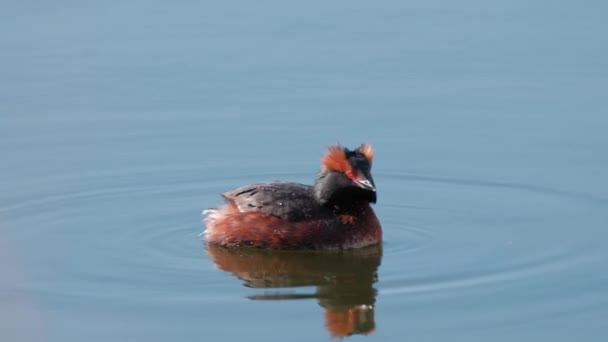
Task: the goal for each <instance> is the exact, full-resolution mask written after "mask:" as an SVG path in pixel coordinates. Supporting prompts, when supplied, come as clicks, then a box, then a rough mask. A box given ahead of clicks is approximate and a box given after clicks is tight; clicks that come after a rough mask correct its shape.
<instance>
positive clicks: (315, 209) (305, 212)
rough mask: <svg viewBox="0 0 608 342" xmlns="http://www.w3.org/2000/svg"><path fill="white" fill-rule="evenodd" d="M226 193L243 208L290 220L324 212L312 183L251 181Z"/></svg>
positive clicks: (300, 219)
mask: <svg viewBox="0 0 608 342" xmlns="http://www.w3.org/2000/svg"><path fill="white" fill-rule="evenodd" d="M223 195H224V197H225V198H226V199H227V200H229V201H232V202H233V203H234V204H235V205H236V206H237V207H238V208H239V210H240V211H243V212H248V211H258V212H263V213H265V214H268V215H273V216H277V217H279V218H281V219H284V220H287V221H302V220H305V219H307V218H311V217H313V216H314V215H318V214H319V213H320V212H322V211H323V208H321V207H320V205H319V204H318V203H317V201H316V200H315V198H314V195H313V190H312V186H310V185H304V184H298V183H280V182H277V183H260V184H251V185H245V186H242V187H240V188H237V189H234V190H232V191H228V192H226V193H224V194H223Z"/></svg>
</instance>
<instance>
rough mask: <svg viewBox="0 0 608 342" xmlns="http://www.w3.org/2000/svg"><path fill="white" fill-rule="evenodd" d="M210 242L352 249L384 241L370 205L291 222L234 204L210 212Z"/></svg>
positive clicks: (236, 244) (274, 246)
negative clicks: (246, 209)
mask: <svg viewBox="0 0 608 342" xmlns="http://www.w3.org/2000/svg"><path fill="white" fill-rule="evenodd" d="M206 221H207V222H206V223H207V230H206V231H205V236H206V240H207V242H208V243H213V244H220V245H224V246H252V247H259V248H274V249H304V248H307V249H350V248H359V247H365V246H369V245H374V244H377V243H380V241H381V240H382V230H381V228H380V223H379V222H378V219H377V217H376V215H375V213H374V211H373V210H372V208H371V207H370V206H369V205H368V204H362V205H359V206H357V207H354V208H353V209H352V210H349V211H348V212H346V213H342V214H334V215H324V216H323V217H318V218H311V219H307V220H302V221H295V222H290V221H287V220H283V219H281V218H279V217H276V216H272V215H267V214H265V213H262V212H257V211H247V212H242V211H240V210H239V209H238V207H237V206H236V205H234V204H233V203H230V202H229V203H227V204H226V205H225V206H223V207H222V208H220V209H216V210H214V211H212V212H210V213H209V215H208V217H207V219H206Z"/></svg>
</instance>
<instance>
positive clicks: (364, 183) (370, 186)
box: [357, 178, 376, 192]
mask: <svg viewBox="0 0 608 342" xmlns="http://www.w3.org/2000/svg"><path fill="white" fill-rule="evenodd" d="M357 185H358V186H360V187H362V188H363V189H366V190H370V191H374V192H375V191H376V187H375V186H374V183H372V182H371V181H370V180H368V179H365V178H362V179H358V180H357Z"/></svg>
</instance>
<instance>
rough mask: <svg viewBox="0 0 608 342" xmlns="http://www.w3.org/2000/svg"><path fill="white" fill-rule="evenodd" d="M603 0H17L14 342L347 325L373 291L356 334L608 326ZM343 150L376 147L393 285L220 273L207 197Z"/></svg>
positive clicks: (6, 90) (306, 331)
mask: <svg viewBox="0 0 608 342" xmlns="http://www.w3.org/2000/svg"><path fill="white" fill-rule="evenodd" d="M607 11H608V6H606V5H605V4H604V3H603V2H599V1H586V2H577V3H574V2H572V3H564V2H560V1H558V2H555V1H536V2H530V1H508V2H502V3H491V2H487V1H459V2H448V1H443V2H442V1H410V2H402V1H386V2H373V3H372V2H363V1H348V2H326V1H313V2H310V1H309V2H306V3H304V2H294V1H262V2H240V3H236V2H231V3H222V4H219V3H214V4H212V3H203V2H201V3H199V2H177V3H170V2H161V1H120V2H114V3H110V2H102V1H97V2H72V1H53V2H45V3H42V2H40V3H36V2H10V3H9V2H4V3H3V4H2V11H0V75H1V81H0V153H1V157H2V163H1V164H0V176H1V177H0V189H1V190H2V191H1V193H0V229H1V235H0V271H1V273H2V274H1V275H0V339H2V340H3V341H22V340H27V341H45V340H46V341H81V340H86V341H109V340H112V341H135V340H137V341H144V340H145V341H177V340H181V341H186V340H188V341H194V340H217V339H219V338H220V337H221V338H222V340H231V341H237V340H247V341H286V340H288V341H310V340H327V339H329V338H330V335H331V329H329V328H328V327H326V326H325V324H326V323H324V322H325V318H324V314H325V313H324V311H325V310H327V309H328V307H331V304H327V301H324V300H330V299H336V298H338V297H336V296H341V295H345V296H347V295H349V294H352V293H355V292H356V288H357V286H358V285H360V284H363V285H365V286H363V287H365V288H366V290H365V291H368V292H366V293H368V296H369V298H368V299H369V303H367V304H368V305H370V308H371V307H373V309H372V310H373V312H372V315H371V316H372V318H370V317H368V318H367V319H368V320H370V319H373V320H374V321H375V324H372V325H375V332H374V334H373V335H371V336H369V337H354V338H356V339H369V340H376V341H390V340H394V341H406V340H413V341H438V340H448V339H449V340H450V341H532V340H553V341H572V340H575V339H579V340H584V341H603V340H604V339H605V337H606V335H608V327H607V326H606V317H608V290H607V288H608V272H607V271H606V264H607V263H608V249H607V248H606V241H607V240H608V232H607V230H606V228H607V227H606V223H607V222H608V179H607V176H606V175H607V174H608V153H606V147H607V145H608V138H607V134H606V132H607V131H608V116H607V115H608V113H607V105H606V101H607V100H606V99H608V91H607V89H608V62H607V61H608V58H606V54H607V53H608V44H607V43H608V42H607V38H606V37H607V35H606V32H608V24H607V22H606V15H605V14H606V13H607ZM336 141H340V142H342V143H344V144H347V145H351V146H352V145H356V144H359V143H361V142H364V141H365V142H371V143H373V144H374V146H375V147H376V149H377V157H376V159H375V163H374V176H375V179H376V183H377V186H378V188H379V202H378V204H377V205H376V206H375V208H376V211H377V214H378V216H379V217H380V220H381V222H382V224H383V226H384V230H385V244H384V250H383V253H382V259H381V264H380V266H379V268H377V274H374V272H375V270H376V266H377V264H373V263H372V264H373V265H372V266H370V267H367V268H365V267H362V268H365V269H363V270H361V271H360V272H359V271H357V270H354V271H353V270H351V269H349V268H348V267H342V266H341V265H343V264H340V263H341V262H342V261H337V265H338V267H336V268H334V269H322V268H323V267H325V266H324V265H327V264H329V263H324V258H323V257H321V258H320V259H319V260H320V261H318V262H311V263H310V265H308V266H307V267H310V273H309V274H307V275H304V276H302V275H297V274H296V275H295V276H293V274H292V275H290V274H283V275H282V277H283V278H281V279H280V281H279V283H280V285H283V286H287V287H283V288H279V289H265V288H263V287H264V286H265V285H264V284H266V285H269V286H274V285H279V284H278V283H277V279H258V280H260V281H262V284H261V285H260V284H258V286H256V285H255V284H256V283H255V282H254V283H253V284H252V283H251V279H248V278H247V277H248V276H252V275H251V274H250V273H248V272H249V271H248V268H247V267H254V268H255V267H263V266H260V265H268V262H267V261H266V260H273V261H272V262H277V263H280V262H286V261H285V260H287V259H288V257H286V256H285V257H282V256H278V257H277V256H276V255H270V256H253V257H251V258H244V259H243V258H242V255H241V256H239V255H236V258H241V259H238V260H234V259H230V260H229V262H233V263H234V264H233V265H232V266H234V267H236V266H235V265H236V264H238V265H237V266H238V267H242V269H240V270H239V271H237V272H235V273H236V276H235V275H233V274H231V273H230V272H225V271H222V270H221V269H219V267H220V266H221V263H220V264H218V263H219V261H218V259H216V258H217V256H215V257H213V253H210V252H209V251H206V250H205V247H204V243H203V241H201V238H200V237H199V236H198V234H199V233H200V232H201V231H202V229H203V228H202V226H201V223H200V220H201V216H200V212H201V210H202V209H204V208H206V207H211V206H215V205H217V204H219V203H221V198H220V197H219V193H220V192H222V191H225V190H229V189H231V188H233V187H236V186H239V185H242V184H246V183H251V182H256V181H263V180H274V179H282V180H293V181H300V182H306V183H309V182H311V181H312V179H313V177H314V176H315V174H316V172H317V169H318V161H319V157H320V155H321V153H322V152H323V150H324V148H325V146H326V145H327V144H330V143H334V142H336ZM266 257H268V258H270V259H264V258H266ZM256 258H259V260H258V259H256ZM312 258H318V256H314V257H312ZM327 258H328V260H329V258H332V257H331V256H327ZM254 259H255V260H258V261H260V260H261V261H260V263H261V264H260V265H257V266H256V265H248V264H247V262H248V261H247V260H254ZM214 260H215V262H214ZM243 260H244V261H243ZM308 261H309V260H308V259H305V260H304V261H301V260H299V261H296V262H295V264H292V265H291V266H289V267H292V266H293V268H294V269H298V270H301V269H302V267H300V266H299V265H300V264H298V263H299V262H308ZM377 261H378V262H379V260H377ZM252 262H253V261H252ZM374 262H375V261H374ZM348 263H349V261H346V262H345V263H344V265H350V264H348ZM294 265H295V266H294ZM345 270H349V271H345ZM254 271H255V269H254V270H253V271H252V272H254ZM323 272H325V273H323ZM348 272H351V273H348ZM365 272H367V273H365ZM319 274H324V275H325V276H326V277H324V278H323V279H324V280H322V279H316V278H315V277H317V278H318V275H319ZM237 276H238V277H240V278H241V279H239V278H237ZM254 276H255V277H260V276H259V275H254ZM292 276H293V277H292ZM298 276H300V278H298ZM368 276H369V277H368ZM262 278H263V277H262ZM334 278H335V279H343V280H344V279H346V281H345V282H344V284H342V285H341V284H337V285H336V284H334V283H332V281H333V280H332V279H334ZM328 279H329V280H328ZM362 279H363V280H362ZM374 279H376V280H377V281H376V280H374ZM264 281H265V282H266V283H264ZM322 282H329V283H331V284H329V283H328V284H329V285H328V284H325V285H323V284H322ZM244 285H247V286H244ZM291 285H304V286H300V287H289V286H291ZM317 286H318V288H317ZM328 286H329V287H330V288H331V289H330V291H329V292H331V291H334V292H332V293H333V294H334V295H327V296H325V297H323V295H321V294H320V293H323V291H325V290H327V288H328ZM332 286H334V287H332ZM260 287H262V288H260ZM326 292H327V291H326ZM355 297H356V299H360V297H357V296H355ZM293 298H301V300H290V299H293ZM256 299H267V300H256ZM361 304H365V303H361ZM368 314H369V313H368Z"/></svg>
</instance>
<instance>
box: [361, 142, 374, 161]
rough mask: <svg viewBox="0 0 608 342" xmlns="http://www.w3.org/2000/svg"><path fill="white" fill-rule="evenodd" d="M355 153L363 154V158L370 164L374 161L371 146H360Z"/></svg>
mask: <svg viewBox="0 0 608 342" xmlns="http://www.w3.org/2000/svg"><path fill="white" fill-rule="evenodd" d="M357 151H359V152H361V154H363V155H364V156H365V158H367V160H369V162H370V163H371V162H372V160H373V159H374V148H373V147H372V145H369V144H361V146H359V148H357Z"/></svg>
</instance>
